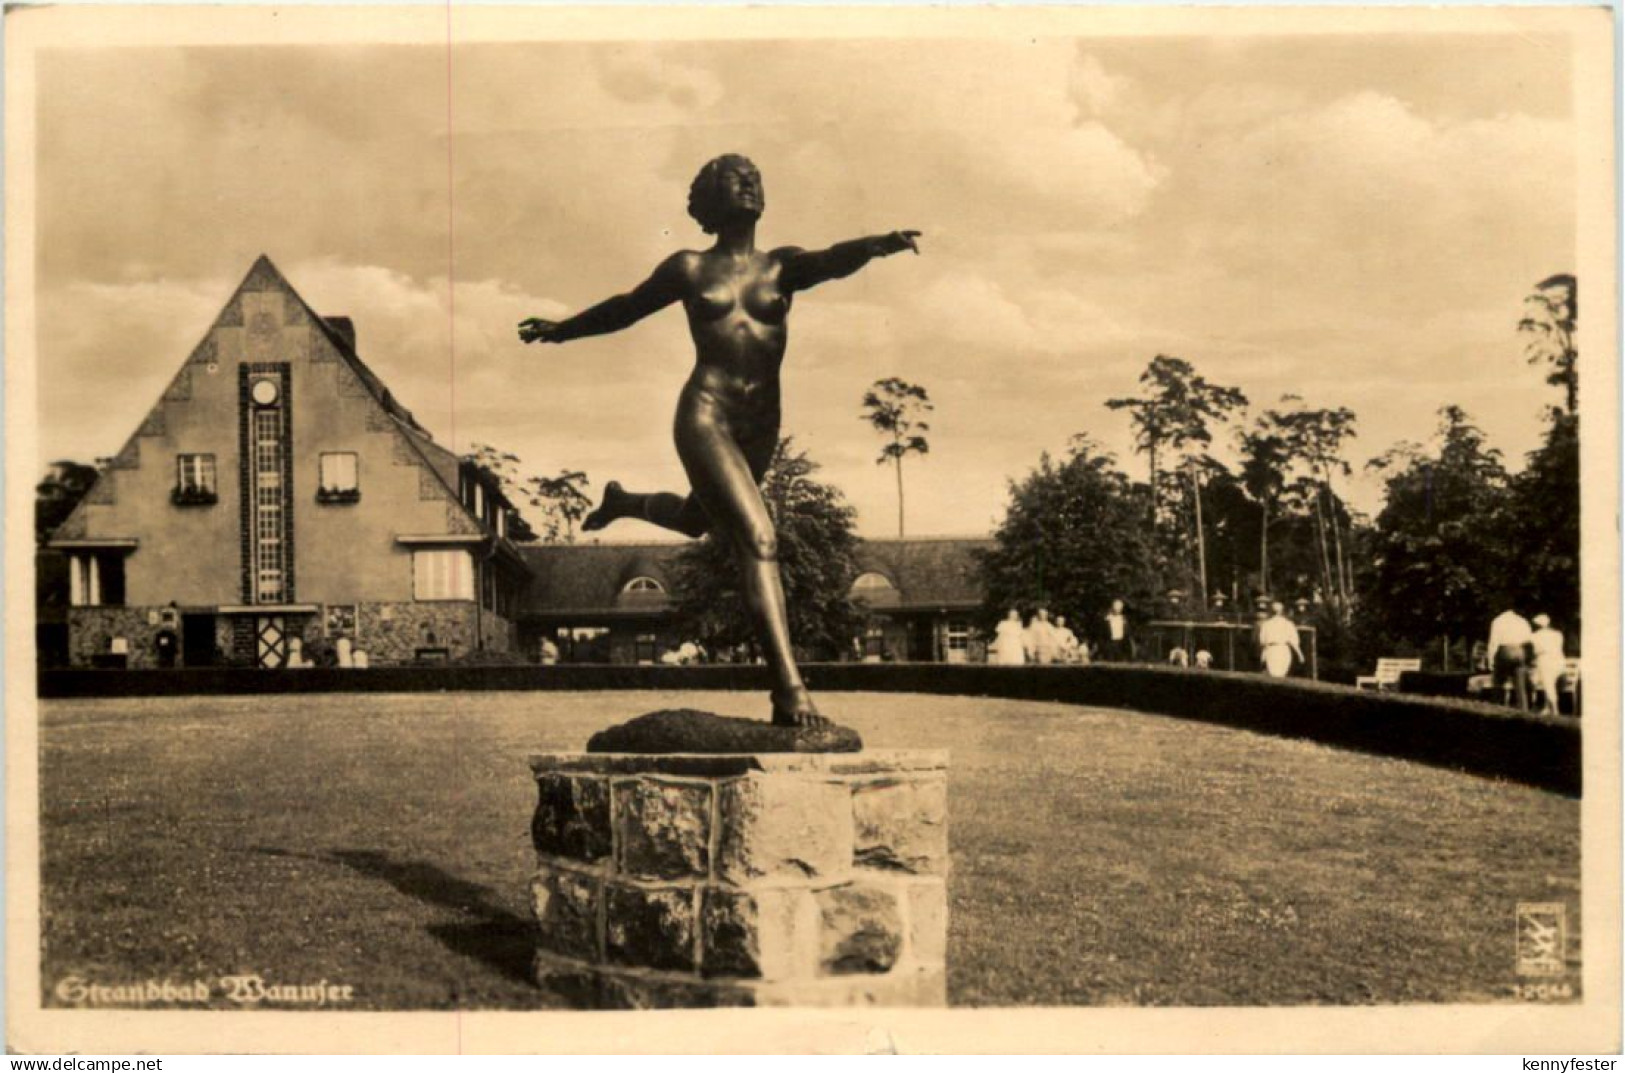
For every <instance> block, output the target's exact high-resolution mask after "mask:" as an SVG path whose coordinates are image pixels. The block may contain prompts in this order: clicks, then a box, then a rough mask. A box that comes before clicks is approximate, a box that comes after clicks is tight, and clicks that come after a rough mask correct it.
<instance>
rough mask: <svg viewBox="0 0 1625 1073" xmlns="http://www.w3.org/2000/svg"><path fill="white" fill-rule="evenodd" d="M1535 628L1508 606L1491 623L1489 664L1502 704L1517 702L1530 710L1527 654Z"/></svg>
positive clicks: (1523, 710)
mask: <svg viewBox="0 0 1625 1073" xmlns="http://www.w3.org/2000/svg"><path fill="white" fill-rule="evenodd" d="M1533 641H1534V631H1533V630H1531V629H1530V628H1529V622H1528V620H1527V619H1525V618H1524V617H1523V616H1522V615H1520V614H1518V613H1517V612H1516V611H1513V610H1511V609H1508V610H1506V611H1503V612H1501V613H1500V614H1499V615H1496V616H1495V619H1494V620H1493V621H1492V622H1491V623H1490V644H1489V649H1490V663H1491V665H1492V666H1493V667H1494V668H1495V687H1496V688H1497V689H1499V690H1500V691H1501V702H1502V703H1503V704H1514V703H1515V704H1516V705H1517V708H1518V710H1519V711H1521V712H1527V711H1528V710H1529V653H1530V645H1531V644H1532V643H1533Z"/></svg>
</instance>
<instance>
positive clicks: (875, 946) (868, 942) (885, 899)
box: [815, 883, 903, 976]
mask: <svg viewBox="0 0 1625 1073" xmlns="http://www.w3.org/2000/svg"><path fill="white" fill-rule="evenodd" d="M815 897H816V898H817V900H818V912H819V928H818V952H819V959H818V960H819V970H820V971H821V972H823V973H825V974H826V975H834V976H845V975H849V974H853V973H882V972H888V971H890V969H891V967H892V966H893V965H895V964H897V960H898V958H899V957H900V956H901V955H902V951H903V916H902V911H901V908H900V907H899V905H898V903H897V893H896V891H895V890H893V889H892V888H890V887H882V886H879V885H876V884H868V883H849V884H847V885H845V886H841V887H831V888H829V889H828V890H822V891H819V892H818V893H817V895H815Z"/></svg>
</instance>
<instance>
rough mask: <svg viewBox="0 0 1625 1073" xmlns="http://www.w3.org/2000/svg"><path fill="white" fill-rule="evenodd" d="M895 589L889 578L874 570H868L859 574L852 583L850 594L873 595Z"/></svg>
mask: <svg viewBox="0 0 1625 1073" xmlns="http://www.w3.org/2000/svg"><path fill="white" fill-rule="evenodd" d="M895 588H897V586H896V585H893V584H892V583H891V578H889V577H887V576H886V575H885V574H882V573H879V572H878V571H874V570H869V571H866V572H864V573H862V574H859V575H858V578H857V580H856V581H854V582H852V593H853V595H854V596H856V595H860V594H862V593H866V592H867V593H873V592H878V591H882V590H888V589H895Z"/></svg>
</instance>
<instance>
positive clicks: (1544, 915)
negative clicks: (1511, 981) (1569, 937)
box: [1518, 902, 1565, 976]
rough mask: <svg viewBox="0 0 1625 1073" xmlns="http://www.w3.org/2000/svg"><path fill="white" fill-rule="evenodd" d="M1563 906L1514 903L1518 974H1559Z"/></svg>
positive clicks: (1561, 959)
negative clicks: (1516, 908) (1516, 909)
mask: <svg viewBox="0 0 1625 1073" xmlns="http://www.w3.org/2000/svg"><path fill="white" fill-rule="evenodd" d="M1564 930H1565V929H1564V927H1563V904H1562V903H1561V902H1519V903H1518V975H1519V976H1561V975H1563V967H1564V966H1563V949H1564Z"/></svg>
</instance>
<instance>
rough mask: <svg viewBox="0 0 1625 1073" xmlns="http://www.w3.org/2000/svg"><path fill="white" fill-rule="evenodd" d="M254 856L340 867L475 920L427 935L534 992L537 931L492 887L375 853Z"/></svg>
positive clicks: (434, 928) (272, 851)
mask: <svg viewBox="0 0 1625 1073" xmlns="http://www.w3.org/2000/svg"><path fill="white" fill-rule="evenodd" d="M255 852H258V853H263V854H265V855H267V856H271V857H303V858H305V859H306V860H312V861H325V862H328V863H332V864H340V865H343V866H344V867H346V868H349V869H351V870H352V871H355V872H359V873H360V874H362V875H364V876H366V877H368V878H369V879H381V880H383V881H384V882H385V883H388V884H389V885H390V886H392V887H394V888H395V889H396V890H397V891H399V892H400V893H402V894H404V895H406V896H407V897H409V898H412V899H415V900H417V901H420V902H423V903H425V904H427V905H432V906H435V907H437V908H440V909H449V910H452V911H453V912H456V913H459V914H461V915H463V916H464V917H471V918H473V919H472V920H468V921H466V922H459V923H454V924H453V923H445V924H430V925H429V926H428V927H427V928H425V929H424V930H425V931H427V932H428V933H429V934H430V935H431V936H433V937H434V938H435V939H436V940H437V941H438V942H439V943H441V944H442V945H443V946H445V947H446V948H447V949H449V950H451V951H452V952H454V953H457V954H461V955H463V956H464V957H471V958H475V959H477V960H479V961H483V962H484V963H485V964H487V965H489V966H490V967H491V968H493V969H495V970H496V971H497V972H500V973H501V974H502V975H504V976H506V977H508V978H510V979H513V980H518V981H521V982H523V983H527V984H531V985H532V986H534V983H535V981H534V980H533V979H532V977H531V954H532V953H533V952H534V950H535V939H534V937H533V934H532V933H533V931H534V930H535V925H534V924H533V923H532V922H531V921H530V920H528V919H525V918H523V917H519V916H516V915H514V914H513V913H511V912H509V911H508V910H507V909H506V908H504V907H503V906H502V905H501V904H500V903H499V902H498V901H497V900H496V898H495V896H494V895H493V894H492V892H491V890H490V888H489V887H482V886H480V885H479V884H478V883H470V882H469V881H468V880H466V879H459V878H458V877H456V876H454V875H452V874H451V873H450V872H447V871H445V870H444V869H443V868H440V867H439V866H438V865H434V864H430V863H429V862H428V861H403V860H397V859H395V858H393V857H390V856H389V855H388V854H385V853H379V852H378V851H376V850H365V849H340V850H329V851H328V852H326V853H319V854H318V853H294V852H291V851H289V850H284V849H277V848H275V847H270V846H259V847H256V848H255Z"/></svg>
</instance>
